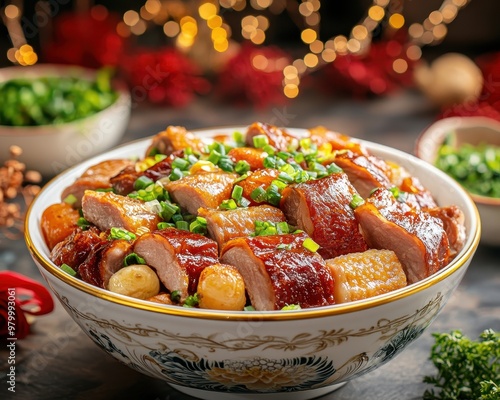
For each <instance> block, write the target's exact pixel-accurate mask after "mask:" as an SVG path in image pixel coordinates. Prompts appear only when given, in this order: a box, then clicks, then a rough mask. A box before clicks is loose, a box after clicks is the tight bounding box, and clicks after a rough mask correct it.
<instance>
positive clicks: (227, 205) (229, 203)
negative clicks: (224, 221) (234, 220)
mask: <svg viewBox="0 0 500 400" xmlns="http://www.w3.org/2000/svg"><path fill="white" fill-rule="evenodd" d="M219 208H220V209H221V210H236V209H237V208H238V204H236V202H235V201H234V199H227V200H222V203H220V205H219Z"/></svg>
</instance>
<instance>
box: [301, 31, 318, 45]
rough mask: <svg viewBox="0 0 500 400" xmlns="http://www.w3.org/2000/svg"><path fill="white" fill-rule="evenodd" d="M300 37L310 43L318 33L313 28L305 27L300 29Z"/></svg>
mask: <svg viewBox="0 0 500 400" xmlns="http://www.w3.org/2000/svg"><path fill="white" fill-rule="evenodd" d="M300 38H301V39H302V41H303V42H304V43H307V44H311V43H312V42H314V41H315V40H316V39H317V38H318V35H317V34H316V32H315V31H314V30H313V29H311V28H307V29H304V30H303V31H302V33H301V34H300Z"/></svg>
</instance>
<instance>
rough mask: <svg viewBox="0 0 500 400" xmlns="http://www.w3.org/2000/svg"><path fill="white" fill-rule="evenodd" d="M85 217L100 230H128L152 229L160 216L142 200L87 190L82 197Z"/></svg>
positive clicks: (159, 219) (135, 231)
mask: <svg viewBox="0 0 500 400" xmlns="http://www.w3.org/2000/svg"><path fill="white" fill-rule="evenodd" d="M82 211H83V216H84V217H85V219H86V220H87V221H89V222H91V223H93V224H94V225H96V226H97V227H98V228H99V229H100V230H101V231H106V230H108V229H111V228H122V229H126V230H128V231H130V232H134V233H137V232H141V231H153V230H155V229H156V227H157V225H158V223H159V222H160V221H161V218H160V217H159V216H158V215H157V214H155V213H154V212H152V211H150V210H149V208H148V207H147V206H146V205H145V203H144V202H142V201H140V200H136V199H132V198H130V197H126V196H120V195H117V194H114V193H111V192H95V191H93V190H87V191H86V192H85V195H84V196H83V199H82Z"/></svg>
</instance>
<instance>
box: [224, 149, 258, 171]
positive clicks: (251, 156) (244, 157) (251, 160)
mask: <svg viewBox="0 0 500 400" xmlns="http://www.w3.org/2000/svg"><path fill="white" fill-rule="evenodd" d="M227 155H228V156H229V158H231V160H232V161H233V162H234V163H235V164H236V163H237V162H238V161H246V162H247V163H248V164H249V165H250V170H251V171H255V170H257V169H262V168H264V159H265V158H266V157H267V155H268V154H267V153H266V152H264V151H263V150H261V149H255V148H253V147H233V148H232V149H231V150H229V152H228V153H227Z"/></svg>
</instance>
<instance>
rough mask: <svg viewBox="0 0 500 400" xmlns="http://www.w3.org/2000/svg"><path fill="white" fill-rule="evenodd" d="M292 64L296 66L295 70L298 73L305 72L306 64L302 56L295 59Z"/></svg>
mask: <svg viewBox="0 0 500 400" xmlns="http://www.w3.org/2000/svg"><path fill="white" fill-rule="evenodd" d="M292 65H293V66H294V67H295V68H297V72H298V73H299V74H303V73H304V72H306V70H307V66H306V64H305V63H304V60H303V59H302V58H299V59H297V60H295V61H294V62H293V63H292Z"/></svg>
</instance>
